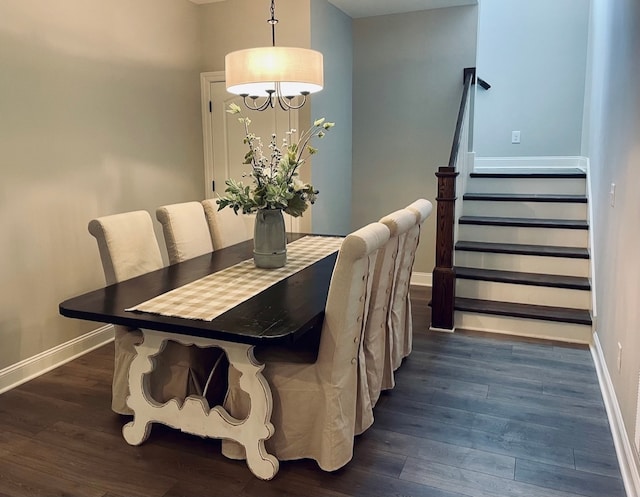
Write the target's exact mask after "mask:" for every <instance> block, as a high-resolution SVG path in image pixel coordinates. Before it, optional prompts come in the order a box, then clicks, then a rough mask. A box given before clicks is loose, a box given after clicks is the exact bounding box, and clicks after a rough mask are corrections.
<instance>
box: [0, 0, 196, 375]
mask: <svg viewBox="0 0 640 497" xmlns="http://www.w3.org/2000/svg"><path fill="white" fill-rule="evenodd" d="M197 9H198V7H197V6H195V5H194V4H192V3H190V2H188V1H187V0H136V1H135V2H131V1H130V0H111V1H109V2H104V1H101V0H100V1H98V0H56V1H55V2H43V1H39V0H5V1H2V2H0V67H2V71H1V76H0V95H2V99H0V170H2V180H1V181H0V232H1V233H2V242H1V243H0V343H1V344H2V345H1V346H0V370H1V369H2V368H3V367H7V366H8V365H11V364H15V363H17V362H19V361H21V360H23V359H25V358H29V357H32V356H34V355H36V354H38V353H40V352H42V351H45V350H48V349H51V348H52V347H54V346H56V345H58V344H61V343H63V342H66V341H68V340H70V339H72V338H75V337H78V336H80V335H82V334H84V333H85V332H87V331H89V330H91V329H95V328H97V327H98V326H97V325H96V323H88V322H82V321H77V320H72V319H67V318H63V317H61V316H59V314H58V304H59V302H61V301H62V300H64V299H66V298H69V297H72V296H75V295H77V294H80V293H83V292H85V291H88V290H91V289H95V288H98V287H100V286H103V285H104V277H103V272H102V266H101V264H100V259H99V256H98V250H97V246H96V242H95V240H94V239H93V238H92V237H91V236H90V235H89V233H88V231H87V224H88V222H89V220H90V219H92V218H93V217H97V216H102V215H106V214H112V213H116V212H123V211H128V210H135V209H147V210H150V211H154V210H155V208H156V207H157V206H159V205H161V204H164V203H171V202H178V201H183V200H187V199H192V198H198V197H200V196H201V191H202V182H203V172H202V160H203V159H202V139H201V136H202V131H201V125H200V113H199V77H198V73H199V62H200V61H199V50H200V39H199V29H198V17H197ZM157 226H158V227H159V225H157ZM158 233H161V230H158ZM160 236H161V235H160ZM161 240H162V238H161Z"/></svg>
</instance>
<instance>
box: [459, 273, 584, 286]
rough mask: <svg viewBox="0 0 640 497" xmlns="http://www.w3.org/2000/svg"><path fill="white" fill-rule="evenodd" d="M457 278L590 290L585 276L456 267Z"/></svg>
mask: <svg viewBox="0 0 640 497" xmlns="http://www.w3.org/2000/svg"><path fill="white" fill-rule="evenodd" d="M455 270H456V278H463V279H468V280H481V281H495V282H499V283H514V284H518V285H531V286H547V287H554V288H568V289H573V290H590V289H591V284H590V283H589V279H588V278H585V277H583V276H564V275H558V274H540V273H524V272H519V271H503V270H500V269H482V268H473V267H456V268H455Z"/></svg>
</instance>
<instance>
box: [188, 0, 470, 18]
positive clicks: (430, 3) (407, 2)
mask: <svg viewBox="0 0 640 497" xmlns="http://www.w3.org/2000/svg"><path fill="white" fill-rule="evenodd" d="M191 1H192V2H193V3H198V4H203V3H214V2H223V1H226V0H191ZM329 2H331V3H332V4H333V5H335V6H336V7H338V8H339V9H340V10H341V11H343V12H344V13H345V14H347V15H349V16H350V17H353V18H354V19H356V18H358V17H372V16H382V15H387V14H402V13H404V12H415V11H417V10H429V9H441V8H443V7H456V6H458V5H475V4H477V3H478V0H329Z"/></svg>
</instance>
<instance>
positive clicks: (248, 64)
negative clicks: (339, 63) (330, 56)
mask: <svg viewBox="0 0 640 497" xmlns="http://www.w3.org/2000/svg"><path fill="white" fill-rule="evenodd" d="M224 65H225V79H226V84H227V91H228V92H230V93H233V94H235V95H249V96H252V97H265V96H268V95H269V91H275V89H276V88H275V83H280V94H281V95H282V96H285V97H295V96H297V95H301V94H306V93H315V92H317V91H320V90H322V85H323V84H324V77H323V74H322V54H321V53H320V52H317V51H315V50H309V49H307V48H297V47H260V48H249V49H247V50H238V51H236V52H231V53H230V54H227V56H226V57H225V59H224Z"/></svg>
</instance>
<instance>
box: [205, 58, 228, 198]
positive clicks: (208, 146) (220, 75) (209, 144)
mask: <svg viewBox="0 0 640 497" xmlns="http://www.w3.org/2000/svg"><path fill="white" fill-rule="evenodd" d="M222 81H224V71H211V72H203V73H200V93H201V103H202V142H203V145H204V198H213V191H212V190H211V182H212V181H213V115H212V114H211V112H210V111H209V102H211V83H220V82H222Z"/></svg>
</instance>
